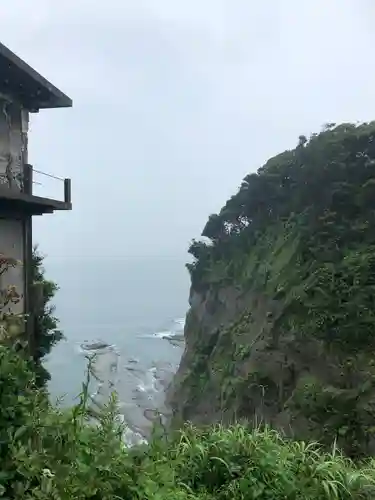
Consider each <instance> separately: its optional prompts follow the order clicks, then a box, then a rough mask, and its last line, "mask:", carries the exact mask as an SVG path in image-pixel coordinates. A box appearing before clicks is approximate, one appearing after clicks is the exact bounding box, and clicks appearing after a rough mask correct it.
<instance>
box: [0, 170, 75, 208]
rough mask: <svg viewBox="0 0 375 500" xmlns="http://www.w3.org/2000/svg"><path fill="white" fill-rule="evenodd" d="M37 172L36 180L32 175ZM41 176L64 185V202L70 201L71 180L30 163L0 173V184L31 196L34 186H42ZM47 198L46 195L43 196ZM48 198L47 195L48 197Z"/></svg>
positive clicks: (33, 194)
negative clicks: (16, 169)
mask: <svg viewBox="0 0 375 500" xmlns="http://www.w3.org/2000/svg"><path fill="white" fill-rule="evenodd" d="M34 174H37V176H38V180H35V179H34V177H35V175H34ZM43 177H44V178H46V179H47V178H48V179H54V180H57V181H58V182H60V183H63V185H64V190H63V192H64V199H63V201H64V202H65V203H71V201H72V200H71V198H72V197H71V180H70V179H63V178H62V177H58V176H56V175H52V174H49V173H47V172H42V171H41V170H36V169H34V168H33V167H32V165H29V164H25V165H23V168H22V170H21V171H18V172H14V171H11V170H10V169H9V170H8V169H7V171H6V172H3V173H0V186H7V187H8V188H9V189H15V190H17V191H20V192H21V193H25V194H28V195H31V196H35V193H34V186H43ZM43 197H44V198H47V196H43ZM48 198H49V197H48Z"/></svg>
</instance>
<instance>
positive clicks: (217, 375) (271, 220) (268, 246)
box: [168, 123, 375, 456]
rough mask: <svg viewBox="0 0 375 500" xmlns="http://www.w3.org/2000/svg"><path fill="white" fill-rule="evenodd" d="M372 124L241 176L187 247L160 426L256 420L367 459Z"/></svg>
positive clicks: (373, 371)
mask: <svg viewBox="0 0 375 500" xmlns="http://www.w3.org/2000/svg"><path fill="white" fill-rule="evenodd" d="M374 200H375V123H370V124H362V125H359V126H357V125H352V124H343V125H340V126H334V125H327V126H326V127H325V128H324V130H323V131H322V132H321V133H319V134H313V135H312V136H311V137H310V138H309V139H307V138H306V137H304V136H301V137H300V138H299V142H298V145H297V147H296V148H295V149H293V150H290V151H285V152H284V153H282V154H280V155H278V156H276V157H274V158H272V159H270V160H269V161H268V162H267V163H266V164H265V165H264V166H263V167H261V168H260V169H259V170H258V172H257V173H252V174H249V175H248V176H247V177H246V178H245V179H244V181H243V183H242V185H241V188H240V189H239V191H238V193H237V194H235V195H234V196H233V197H232V198H231V199H230V200H229V201H228V202H227V203H226V204H225V206H224V207H223V208H222V210H221V211H220V212H219V214H215V215H211V216H210V218H209V220H208V222H207V224H206V226H205V228H204V230H203V233H202V236H204V237H205V238H206V241H193V243H192V245H191V247H190V250H189V251H190V253H191V254H192V256H193V257H194V262H193V263H192V264H189V265H188V268H189V271H190V274H191V280H192V285H191V292H190V309H189V311H188V314H187V318H186V326H185V341H186V348H185V352H184V354H183V357H182V360H181V363H180V367H179V370H178V372H177V374H176V376H175V379H174V383H173V384H172V386H171V387H170V389H169V393H168V400H169V403H170V404H171V406H172V409H173V415H174V416H173V419H172V425H173V426H175V427H178V426H179V425H180V424H181V423H182V422H185V421H191V422H193V423H194V424H198V425H204V424H209V423H213V422H223V423H231V422H233V421H246V422H248V423H249V424H250V425H254V424H259V423H269V424H270V425H271V426H273V427H275V428H277V429H281V430H282V431H283V432H285V433H286V434H287V435H292V436H293V437H295V438H297V439H308V440H311V439H317V440H319V441H320V442H322V443H323V444H324V443H326V444H331V443H332V442H333V441H334V440H335V439H337V441H338V443H339V445H340V446H341V447H342V448H343V449H344V451H345V452H346V453H348V454H349V455H351V456H359V455H363V454H369V453H373V452H374V451H375V445H374V443H375V440H374V438H375V424H374V422H375V358H374V354H373V352H374V344H375V342H374V339H375V336H374V325H375V307H374V306H375V201H374Z"/></svg>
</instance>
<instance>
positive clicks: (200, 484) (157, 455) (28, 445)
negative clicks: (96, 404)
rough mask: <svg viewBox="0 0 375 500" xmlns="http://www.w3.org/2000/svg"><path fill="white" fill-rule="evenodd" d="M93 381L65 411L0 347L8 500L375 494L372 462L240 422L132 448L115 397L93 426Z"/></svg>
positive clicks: (1, 473) (2, 473)
mask: <svg viewBox="0 0 375 500" xmlns="http://www.w3.org/2000/svg"><path fill="white" fill-rule="evenodd" d="M87 385H88V381H87V382H86V383H85V384H84V385H83V391H82V394H81V398H80V402H79V403H78V405H77V406H76V407H74V408H72V409H69V410H63V411H60V410H58V409H56V408H54V407H52V406H51V405H50V403H49V402H48V398H47V395H46V394H45V393H44V392H43V391H41V390H38V389H37V387H36V386H35V378H34V375H33V373H32V372H31V371H29V369H28V366H27V364H26V363H25V361H24V360H22V358H21V357H20V356H19V355H18V354H17V353H15V352H14V350H13V349H12V348H11V347H5V346H0V438H1V446H0V460H1V462H0V464H1V465H0V498H4V499H5V498H7V499H19V500H21V499H22V500H27V499H30V500H31V499H33V500H36V499H38V500H50V499H56V500H71V499H73V498H74V499H75V500H84V499H92V500H99V499H101V500H115V499H116V500H120V499H122V500H137V499H138V500H157V499H158V500H168V499H170V500H178V499H181V500H183V499H184V500H185V499H186V500H188V499H191V500H193V499H201V500H226V499H228V500H233V499H234V500H235V499H241V500H244V499H250V498H259V499H270V500H277V499H280V500H281V499H285V498H294V499H296V500H297V499H300V500H304V499H311V500H312V499H314V500H318V499H342V500H344V499H349V498H356V499H361V498H363V499H371V498H374V494H375V469H374V464H373V463H372V461H369V462H367V463H366V464H365V463H364V464H362V465H361V466H359V465H357V466H356V465H354V464H353V463H352V462H350V461H349V460H347V459H345V458H343V457H342V456H341V455H340V453H338V452H337V450H335V449H333V451H332V452H331V453H323V452H322V451H321V450H320V449H319V447H318V446H317V445H314V444H310V445H307V444H305V443H303V442H295V441H287V440H284V439H283V438H282V437H281V436H280V435H278V434H277V433H275V432H273V431H270V430H268V429H263V430H254V431H252V432H249V431H247V430H246V429H245V428H244V427H241V426H239V425H237V426H234V427H231V428H228V429H224V428H222V427H221V426H215V427H212V428H209V429H201V430H197V429H194V428H192V427H189V426H188V427H185V428H184V429H183V430H182V431H179V432H178V433H176V434H174V435H171V436H169V437H165V438H162V439H161V438H160V437H159V438H158V439H155V440H153V441H152V442H151V443H150V444H149V445H148V446H143V447H139V448H133V449H131V450H129V449H126V448H125V447H124V445H123V442H122V434H121V431H122V429H121V426H119V424H118V423H117V419H116V415H117V414H116V410H115V408H116V404H115V399H113V400H112V401H111V402H110V404H109V405H108V407H107V409H106V410H105V411H104V412H103V413H102V414H101V415H100V416H99V417H98V422H97V425H92V424H89V421H88V419H89V417H88V412H87V408H86V401H87Z"/></svg>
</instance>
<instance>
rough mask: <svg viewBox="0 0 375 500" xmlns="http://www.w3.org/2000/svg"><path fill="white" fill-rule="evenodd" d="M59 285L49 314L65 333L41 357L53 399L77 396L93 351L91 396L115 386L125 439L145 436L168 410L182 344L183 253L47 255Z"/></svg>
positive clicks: (102, 395)
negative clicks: (151, 255) (152, 255)
mask: <svg viewBox="0 0 375 500" xmlns="http://www.w3.org/2000/svg"><path fill="white" fill-rule="evenodd" d="M45 267H46V277H47V278H50V279H52V280H54V281H55V282H56V283H57V284H58V285H59V287H60V289H59V291H58V293H57V294H56V297H55V299H54V304H55V306H56V310H55V315H56V316H57V317H58V318H59V320H60V327H61V330H62V331H63V333H64V336H65V340H63V341H61V342H60V343H59V344H57V345H56V346H55V347H54V348H53V350H52V351H51V353H50V354H49V355H48V357H47V358H46V360H45V366H46V368H47V369H48V370H49V371H50V373H51V377H52V378H51V381H50V383H49V392H50V395H51V398H52V400H53V402H56V404H59V405H62V406H65V405H72V404H74V403H75V402H77V400H78V399H77V397H78V396H79V394H80V392H81V390H82V383H83V381H84V380H85V376H86V373H87V367H88V358H90V357H92V358H93V362H92V363H93V364H92V370H91V382H90V387H89V390H90V396H91V404H93V405H98V406H100V405H102V404H105V403H106V402H107V401H108V398H109V396H110V394H111V393H112V392H113V391H115V392H116V393H117V396H118V403H119V411H120V414H121V417H122V420H123V422H124V424H125V428H126V431H125V434H124V439H125V442H126V443H127V444H128V445H129V446H131V445H133V444H136V443H139V442H143V441H145V440H146V441H147V438H148V437H149V435H150V431H151V428H152V426H153V424H154V422H155V419H163V418H164V417H166V416H167V415H168V408H167V407H166V406H165V397H164V396H165V388H166V387H167V386H168V384H169V383H170V382H171V380H172V377H173V374H174V373H175V371H176V369H177V367H178V364H179V362H180V359H181V355H182V352H183V349H184V342H183V329H184V322H185V314H186V311H187V308H188V302H187V301H188V294H189V286H190V281H189V276H188V272H187V270H186V268H185V258H184V256H181V257H179V258H178V257H155V258H120V257H118V258H111V259H107V258H106V259H103V260H101V259H99V258H98V259H95V258H85V259H78V258H77V259H72V258H70V259H55V260H53V259H51V258H49V257H47V258H46V259H45Z"/></svg>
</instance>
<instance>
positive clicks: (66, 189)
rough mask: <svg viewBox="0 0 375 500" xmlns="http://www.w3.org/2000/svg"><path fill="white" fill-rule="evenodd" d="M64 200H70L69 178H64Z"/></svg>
mask: <svg viewBox="0 0 375 500" xmlns="http://www.w3.org/2000/svg"><path fill="white" fill-rule="evenodd" d="M64 201H65V203H71V202H72V185H71V180H70V179H64Z"/></svg>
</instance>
